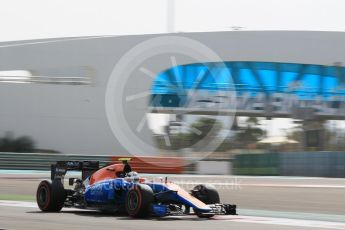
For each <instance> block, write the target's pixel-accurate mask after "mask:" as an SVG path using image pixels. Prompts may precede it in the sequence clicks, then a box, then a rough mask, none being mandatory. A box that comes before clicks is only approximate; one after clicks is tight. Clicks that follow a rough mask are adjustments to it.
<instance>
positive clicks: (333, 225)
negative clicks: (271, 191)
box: [0, 200, 345, 230]
mask: <svg viewBox="0 0 345 230" xmlns="http://www.w3.org/2000/svg"><path fill="white" fill-rule="evenodd" d="M0 206H10V207H22V208H38V207H37V204H36V203H35V202H26V201H7V200H0ZM69 210H71V209H69ZM188 217H190V216H177V217H174V218H179V219H180V218H181V219H184V218H185V219H186V220H188ZM212 219H213V220H220V221H227V222H242V223H256V224H269V225H286V226H295V227H313V228H323V229H343V230H345V223H340V222H330V221H318V220H299V219H289V218H276V217H259V216H242V215H237V216H231V215H229V216H215V217H213V218H212Z"/></svg>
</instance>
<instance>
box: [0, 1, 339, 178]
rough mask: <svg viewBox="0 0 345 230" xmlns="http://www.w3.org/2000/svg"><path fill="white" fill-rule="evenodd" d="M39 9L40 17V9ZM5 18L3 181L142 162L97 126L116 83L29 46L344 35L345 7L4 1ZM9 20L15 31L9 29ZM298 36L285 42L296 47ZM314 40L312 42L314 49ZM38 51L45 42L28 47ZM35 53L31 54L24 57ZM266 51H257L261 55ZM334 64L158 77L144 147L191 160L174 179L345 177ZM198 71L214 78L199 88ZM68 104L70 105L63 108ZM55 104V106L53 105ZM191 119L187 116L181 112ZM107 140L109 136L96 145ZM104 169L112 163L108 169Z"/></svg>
mask: <svg viewBox="0 0 345 230" xmlns="http://www.w3.org/2000/svg"><path fill="white" fill-rule="evenodd" d="M33 2H35V5H37V6H39V7H31V6H32V5H33ZM3 6H4V7H1V9H0V28H1V38H0V39H1V41H2V45H0V52H1V53H0V54H2V56H0V57H1V60H2V65H1V71H0V84H1V87H2V92H3V96H2V98H1V101H0V103H1V107H2V109H1V114H0V115H1V116H0V119H1V123H2V125H1V126H0V151H1V152H2V154H0V155H1V163H0V167H1V168H3V169H5V168H6V169H12V168H18V169H22V168H25V169H45V168H48V167H49V164H50V162H54V161H55V160H56V159H62V158H63V159H64V158H71V157H72V156H73V155H76V156H75V158H78V159H79V158H82V156H83V155H88V156H94V157H95V158H97V157H99V156H98V155H102V156H103V155H107V156H116V155H127V154H128V153H130V154H134V155H135V154H136V153H131V152H128V151H126V150H125V149H124V148H123V146H122V145H121V143H117V142H116V141H115V142H116V143H114V140H113V137H112V136H111V135H110V134H109V128H108V127H107V129H105V128H104V127H106V126H108V125H107V124H106V122H105V121H104V116H103V115H98V113H102V114H103V110H104V108H103V107H102V106H103V104H102V103H104V102H103V101H102V100H101V99H100V98H101V96H102V92H100V91H101V90H104V86H105V84H106V79H105V80H104V79H103V80H102V79H100V78H102V77H104V75H105V76H107V75H108V74H109V71H108V72H106V73H100V71H99V70H97V69H95V68H93V67H92V66H91V64H90V61H89V60H87V61H86V62H85V63H86V64H85V65H84V63H82V62H83V61H85V60H82V59H80V63H78V64H76V65H75V66H72V65H70V66H66V65H65V66H64V65H63V64H61V63H59V64H57V65H56V66H52V64H51V63H52V62H50V63H48V64H47V63H44V62H42V63H39V64H38V63H36V62H41V61H39V60H42V59H45V58H44V57H47V56H49V55H48V54H56V55H57V57H58V58H59V57H64V55H67V53H64V51H57V50H56V49H55V48H53V49H52V51H47V52H46V50H49V49H50V45H49V44H48V45H47V46H41V48H39V49H35V48H33V46H31V45H32V44H31V43H33V44H40V43H41V42H43V43H44V41H48V42H49V43H50V42H52V41H54V39H55V38H67V37H82V36H104V38H106V37H107V36H109V37H111V36H113V35H140V34H164V33H177V34H178V33H181V34H184V33H188V32H214V31H229V32H233V33H242V32H251V31H259V32H264V31H333V32H338V31H344V30H345V24H344V23H342V22H343V21H344V20H343V16H342V15H343V14H342V9H343V8H344V7H345V5H344V3H343V2H342V1H337V0H331V1H329V0H328V1H324V0H318V1H310V0H298V1H297V0H292V1H279V2H278V1H274V0H263V1H260V2H258V1H253V0H245V1H225V0H224V1H223V0H217V1H203V2H202V4H201V3H200V2H199V1H194V0H189V1H183V0H166V1H157V0H147V1H145V2H142V1H126V2H123V1H121V2H120V1H106V0H103V1H99V2H97V3H96V2H93V1H73V2H70V1H53V2H49V3H48V2H46V1H43V0H42V1H41V0H34V1H32V2H30V3H29V2H23V1H17V0H15V1H4V2H3ZM76 15H77V17H76ZM9 18H10V19H11V23H7V21H8V19H9ZM325 33H326V34H325V35H324V34H322V32H319V33H318V34H316V35H315V36H314V35H310V37H314V39H315V40H317V41H318V42H319V43H318V44H321V45H322V44H324V46H325V47H321V48H320V47H315V49H319V50H320V52H319V53H320V55H322V50H323V49H328V48H329V47H330V43H332V41H333V40H337V38H334V39H333V38H332V39H330V40H329V41H327V36H328V34H327V33H329V32H325ZM319 35H320V38H319V37H318V36H319ZM219 36H221V35H219ZM235 36H236V35H235ZM241 36H242V35H241ZM284 36H285V35H284ZM289 36H290V35H287V36H285V39H286V40H289ZM291 36H294V33H291ZM308 36H309V35H308ZM308 36H307V38H303V42H306V43H307V42H308V39H309V38H308ZM332 36H333V35H332ZM336 36H337V35H335V37H336ZM302 37H303V36H302ZM339 38H341V36H340V37H339ZM31 39H46V40H32V41H31V42H30V41H28V40H31ZM49 39H50V40H49ZM323 39H324V40H323ZM55 40H56V39H55ZM253 40H255V39H253ZM18 41H22V42H18ZM239 41H240V39H237V40H236V39H235V42H233V43H232V44H231V45H229V46H234V47H236V46H237V44H236V42H239ZM323 41H324V43H323ZM337 41H338V40H337ZM303 42H302V43H303ZM339 44H340V43H339ZM25 45H28V46H29V48H23V47H22V46H25ZM261 45H262V44H256V46H255V47H256V48H257V49H260V47H261ZM20 47H22V48H23V50H19V49H20ZM258 47H259V48H258ZM98 48H99V50H100V52H99V53H102V52H103V50H104V46H102V45H99V46H96V47H95V49H94V51H92V52H94V53H91V55H95V53H97V52H98V51H97V49H98ZM211 48H212V47H211ZM261 48H262V47H261ZM311 48H313V46H311ZM331 48H332V49H334V48H335V47H331ZM57 49H58V48H57ZM66 49H68V48H66ZM219 49H222V48H219ZM266 49H270V48H269V47H266ZM272 49H273V48H272ZM216 51H217V50H216ZM45 52H46V53H45ZM78 52H81V51H80V50H78V49H77V48H76V49H75V50H73V51H71V53H70V54H72V55H75V56H73V60H74V59H77V58H80V56H82V55H81V54H80V53H79V54H78ZM114 52H116V50H114ZM246 52H247V51H246ZM258 52H259V51H258ZM284 52H287V51H284ZM249 53H250V52H249ZM43 54H44V55H43ZM70 54H69V55H70ZM16 55H17V56H16ZM59 55H60V56H59ZM97 55H98V54H97ZM262 55H265V52H262ZM280 55H282V56H284V55H285V53H281V54H280ZM311 55H312V54H311ZM326 55H328V56H327V61H315V62H312V61H310V60H312V58H311V59H308V58H307V59H308V60H307V61H305V62H303V60H300V59H303V58H300V59H298V58H297V59H296V61H293V60H292V59H293V58H291V60H292V61H291V62H288V61H285V60H281V59H282V58H280V57H277V58H276V59H275V58H274V55H273V56H271V57H270V58H267V60H253V59H255V58H252V57H249V56H247V57H248V58H247V59H246V58H243V57H240V58H238V59H236V58H232V60H224V61H225V62H224V63H215V62H212V63H203V62H195V63H192V64H177V65H176V66H173V67H171V68H168V69H164V70H162V71H159V72H157V73H155V74H156V76H154V79H153V81H152V86H151V87H150V95H149V99H148V102H147V103H148V105H147V107H148V109H149V111H148V113H147V127H146V124H145V127H146V129H147V130H148V131H147V132H146V131H145V134H141V135H142V136H145V135H146V138H148V139H150V142H151V144H153V145H154V146H155V148H156V149H157V150H158V151H157V153H158V154H156V153H154V154H153V156H162V157H177V158H183V159H184V160H183V163H181V167H180V168H179V169H178V171H176V172H191V173H211V174H240V175H295V176H325V177H345V155H344V149H345V143H344V138H345V122H344V118H345V113H344V112H345V111H344V93H345V91H344V90H345V89H344V82H345V75H344V74H345V72H344V67H343V66H344V64H343V62H342V61H344V60H345V59H344V57H343V56H339V55H338V56H337V55H336V56H334V57H332V53H331V51H330V52H329V53H327V54H326ZM230 56H231V55H230ZM238 56H241V55H238ZM296 56H298V54H297V55H296ZM19 57H20V58H19ZM235 57H236V55H235ZM322 58H325V57H321V59H322ZM29 59H32V60H31V63H30V62H28V61H27V60H29ZM234 59H236V60H234ZM262 59H265V58H262ZM270 59H271V60H270ZM34 60H36V62H35V61H34ZM77 62H78V61H77ZM90 66H91V67H90ZM200 71H202V72H207V73H205V74H203V75H202V78H200V79H198V78H197V76H199V75H198V74H199V73H200ZM177 72H178V73H179V75H180V79H179V78H178V77H177V76H176V73H177ZM230 79H231V80H230ZM23 83H24V84H23ZM25 83H31V85H33V86H32V89H30V90H28V89H27V88H26V89H24V88H23V86H22V85H25ZM195 83H197V85H195ZM19 85H20V86H19ZM42 85H44V86H42ZM171 86H173V87H171ZM57 87H60V88H57ZM73 87H74V88H73ZM88 87H91V88H93V89H92V90H89V88H88ZM174 87H175V88H174ZM176 87H178V89H176ZM76 89H77V90H76ZM96 91H97V92H96ZM61 92H65V93H66V94H65V95H64V96H63V97H61V96H59V97H57V96H56V95H60V93H61ZM67 92H68V93H67ZM234 93H235V94H234ZM67 95H69V96H67ZM234 95H235V98H234V97H233V96H234ZM47 97H51V98H54V99H51V100H52V101H50V102H45V101H44V100H43V99H44V98H47ZM98 97H99V98H98ZM66 101H68V103H65V102H66ZM129 101H130V100H129ZM78 103H79V104H78ZM66 104H68V105H66ZM145 106H146V105H145ZM73 107H74V108H73ZM181 108H182V109H185V110H184V111H183V112H181ZM193 110H197V111H193ZM99 111H102V112H99ZM78 112H79V113H78ZM81 114H83V115H81ZM97 116H101V118H100V117H97ZM13 118H15V119H13ZM79 118H80V119H79ZM87 119H89V120H88V121H87ZM90 119H91V121H90ZM92 119H94V120H92ZM54 123H55V126H54V125H52V124H54ZM70 124H72V126H71V125H70ZM95 127H97V128H95ZM91 130H93V131H91ZM50 131H52V132H50ZM91 132H93V133H91ZM100 133H107V135H105V134H104V136H99V139H102V140H95V139H97V138H95V136H98V134H100ZM147 136H149V137H147ZM210 139H214V140H216V141H217V140H218V139H219V140H218V141H217V147H216V148H215V149H214V151H212V153H211V154H210V153H207V154H205V149H204V147H205V146H206V145H207V143H208V142H209V141H210ZM15 153H23V154H15ZM36 153H37V154H36ZM200 156H202V158H203V159H202V161H208V165H210V162H213V166H212V167H204V166H203V165H204V163H203V162H201V161H200V162H195V159H198V158H200ZM35 159H38V160H37V162H36V160H35ZM42 159H43V160H42ZM102 161H104V162H107V161H111V160H110V158H109V157H105V158H104V159H102ZM43 162H44V163H43ZM186 165H188V166H186ZM147 167H148V168H149V167H150V166H147ZM163 171H164V170H163Z"/></svg>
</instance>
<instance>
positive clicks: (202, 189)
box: [192, 184, 220, 218]
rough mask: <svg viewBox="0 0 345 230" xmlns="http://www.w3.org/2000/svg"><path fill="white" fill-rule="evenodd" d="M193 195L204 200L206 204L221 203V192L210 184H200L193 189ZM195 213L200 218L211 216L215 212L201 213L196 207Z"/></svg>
mask: <svg viewBox="0 0 345 230" xmlns="http://www.w3.org/2000/svg"><path fill="white" fill-rule="evenodd" d="M192 196H194V197H195V198H197V199H198V200H200V201H202V202H204V203H205V204H218V203H220V199H219V193H218V191H217V189H216V188H215V187H214V186H212V185H208V184H199V185H197V186H195V187H194V189H193V190H192ZM194 212H195V214H196V215H197V216H198V217H200V218H210V217H213V216H214V214H208V213H200V212H199V211H198V210H196V209H194Z"/></svg>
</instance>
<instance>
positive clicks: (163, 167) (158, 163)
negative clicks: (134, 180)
mask: <svg viewBox="0 0 345 230" xmlns="http://www.w3.org/2000/svg"><path fill="white" fill-rule="evenodd" d="M123 157H125V156H122V157H121V156H116V157H112V161H113V162H120V160H119V159H120V158H123ZM131 166H132V169H133V170H134V171H138V172H143V173H162V172H164V173H183V172H184V170H185V168H184V166H185V162H184V160H183V159H182V158H177V157H132V158H131Z"/></svg>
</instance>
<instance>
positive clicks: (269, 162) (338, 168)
mask: <svg viewBox="0 0 345 230" xmlns="http://www.w3.org/2000/svg"><path fill="white" fill-rule="evenodd" d="M233 173H234V174H237V175H267V176H270V175H275V176H313V177H341V178H345V153H344V152H294V153H265V154H243V155H238V156H236V157H235V159H234V160H233Z"/></svg>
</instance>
